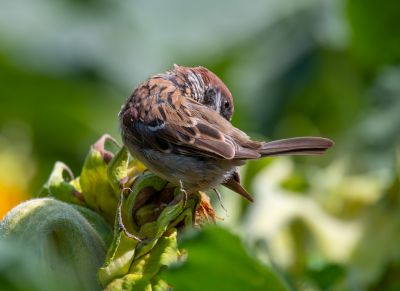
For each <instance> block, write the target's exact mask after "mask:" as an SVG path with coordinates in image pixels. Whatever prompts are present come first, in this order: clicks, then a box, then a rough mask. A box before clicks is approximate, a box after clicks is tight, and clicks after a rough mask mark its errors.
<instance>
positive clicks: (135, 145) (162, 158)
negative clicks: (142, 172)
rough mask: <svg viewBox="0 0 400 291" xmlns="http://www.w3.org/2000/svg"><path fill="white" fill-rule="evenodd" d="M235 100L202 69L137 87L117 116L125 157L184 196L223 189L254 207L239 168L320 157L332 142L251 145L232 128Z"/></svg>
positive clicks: (178, 69)
mask: <svg viewBox="0 0 400 291" xmlns="http://www.w3.org/2000/svg"><path fill="white" fill-rule="evenodd" d="M233 113H234V102H233V97H232V94H231V92H230V91H229V89H228V88H227V86H226V85H225V84H224V83H223V81H222V80H221V79H220V78H219V77H218V76H217V75H216V74H214V73H213V72H211V71H210V70H208V69H207V68H205V67H201V66H198V67H184V66H179V65H174V68H173V69H170V70H168V71H166V72H164V73H160V74H156V75H153V76H151V77H149V78H148V79H147V80H145V81H143V82H142V83H140V84H139V85H138V86H137V87H136V88H135V89H134V90H133V92H132V94H131V95H130V96H129V97H128V98H127V100H126V101H125V103H124V104H123V105H122V107H121V110H120V112H119V114H118V117H119V118H118V119H119V125H120V131H121V137H122V141H123V143H124V145H125V146H126V147H127V149H128V151H129V152H130V153H131V154H132V155H133V156H134V157H135V158H137V159H138V160H139V161H141V162H142V163H143V164H144V165H145V166H146V167H147V168H148V169H149V170H150V171H152V172H153V173H155V174H156V175H158V176H159V177H161V178H163V179H165V180H166V181H168V182H170V183H171V184H172V185H175V186H180V187H181V189H184V191H185V192H186V193H187V194H189V195H190V194H191V193H195V192H197V191H208V190H211V189H217V187H218V186H219V185H223V186H225V187H227V188H229V189H231V190H233V191H234V192H237V193H238V194H240V195H242V196H243V197H244V198H246V199H247V200H249V201H251V202H252V201H253V200H254V199H253V197H252V196H251V194H250V193H249V192H248V191H247V190H246V189H244V188H243V187H242V185H241V184H240V176H239V172H238V167H240V166H242V165H244V164H245V163H246V161H248V160H255V159H259V158H263V157H270V156H277V155H314V154H322V153H324V152H325V151H326V150H327V149H328V148H330V147H332V146H333V144H334V143H333V141H332V140H330V139H328V138H322V137H294V138H287V139H281V140H275V141H255V140H252V139H250V137H249V136H248V135H247V134H246V133H245V132H243V131H241V130H240V129H238V128H236V127H235V126H233V125H232V123H231V118H232V115H233Z"/></svg>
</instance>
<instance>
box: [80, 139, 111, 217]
mask: <svg viewBox="0 0 400 291" xmlns="http://www.w3.org/2000/svg"><path fill="white" fill-rule="evenodd" d="M107 138H109V137H108V136H107V135H105V136H103V137H102V138H100V140H99V141H98V142H96V143H95V144H94V145H93V146H92V147H91V149H90V151H89V154H88V156H87V157H86V160H85V164H84V166H83V169H82V172H81V176H80V179H79V181H80V185H81V188H82V193H83V196H84V198H85V201H86V204H87V205H88V206H89V207H90V208H91V209H93V210H94V211H96V212H97V213H99V214H101V215H102V216H103V217H104V218H105V219H106V220H107V221H108V222H109V223H110V224H112V223H113V222H114V217H115V210H116V209H117V201H118V200H117V199H118V193H119V191H118V192H117V193H115V192H114V189H113V187H112V186H111V185H112V183H110V180H109V174H108V164H109V163H110V161H111V160H112V155H113V154H112V153H110V152H108V151H106V150H105V148H104V143H105V141H106V139H107ZM118 161H119V160H118Z"/></svg>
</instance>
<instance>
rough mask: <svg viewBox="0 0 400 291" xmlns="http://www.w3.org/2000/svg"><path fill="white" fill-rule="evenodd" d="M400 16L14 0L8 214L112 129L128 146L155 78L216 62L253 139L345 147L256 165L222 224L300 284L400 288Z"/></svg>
mask: <svg viewBox="0 0 400 291" xmlns="http://www.w3.org/2000/svg"><path fill="white" fill-rule="evenodd" d="M399 19H400V2H398V1H396V0H383V1H373V0H364V1H361V0H347V1H346V0H285V1H278V0H265V1H262V0H255V1H251V2H250V1H247V2H246V1H239V0H230V1H228V0H227V1H211V0H203V1H190V2H189V1H182V0H171V1H144V0H141V1H107V0H100V1H95V0H63V1H62V0H60V1H51V0H13V1H1V2H0V217H1V216H3V215H4V214H5V213H6V211H7V210H8V209H10V208H11V207H12V206H13V205H15V204H16V203H18V201H21V200H24V199H27V198H28V197H32V196H35V195H36V193H37V191H38V189H39V188H40V186H41V185H42V184H43V183H44V182H45V181H46V179H47V177H48V175H49V173H50V171H51V169H52V167H53V165H54V162H55V161H57V160H61V161H63V162H65V163H66V164H68V165H69V166H70V167H71V168H72V170H73V171H74V172H75V173H76V174H79V170H80V168H81V166H82V163H83V161H84V158H85V155H86V153H87V151H88V148H89V146H90V145H91V144H92V143H93V142H94V141H95V140H97V139H98V137H99V136H100V135H101V134H103V133H106V132H107V133H110V134H111V135H113V136H114V137H116V138H117V139H118V140H120V137H119V133H118V125H117V114H118V111H119V108H120V106H121V104H122V103H123V102H124V100H125V98H126V97H127V96H128V95H129V94H130V93H131V91H132V90H133V89H134V87H135V86H136V85H137V84H138V83H139V82H140V81H142V80H144V79H146V78H147V77H148V76H149V75H151V74H155V73H159V72H163V71H165V70H167V69H170V68H171V67H172V65H173V64H174V63H176V64H180V65H184V66H197V65H202V66H205V67H207V68H209V69H210V70H212V71H214V72H215V73H216V74H217V75H219V76H220V77H221V79H222V80H224V81H225V83H226V84H227V85H228V87H229V88H230V90H231V92H232V93H233V95H234V98H235V108H236V111H235V115H234V118H233V123H234V125H235V126H237V127H239V128H241V129H242V130H245V131H247V132H248V133H249V134H250V135H251V136H253V137H257V138H260V139H276V138H284V137H292V136H302V135H320V136H325V137H330V138H332V139H334V140H335V142H336V146H335V147H334V148H333V149H332V150H330V151H329V152H328V153H327V154H326V155H325V156H323V157H307V158H304V157H296V158H288V157H284V158H274V159H264V160H262V161H258V162H252V163H249V164H248V165H247V166H246V167H244V168H243V169H242V170H243V177H244V183H245V185H246V187H247V188H248V189H249V190H250V191H251V192H252V193H253V194H254V195H255V199H256V202H255V203H254V204H253V205H247V203H246V202H244V201H243V200H241V199H240V198H239V197H237V196H236V195H233V194H232V193H231V192H228V191H224V192H223V203H224V205H225V208H227V210H228V211H227V213H225V212H224V211H223V210H222V209H219V212H218V213H219V215H220V216H222V217H224V220H223V221H221V222H220V223H219V224H220V225H221V226H223V227H227V228H230V229H231V230H232V231H234V232H236V233H237V234H239V235H240V236H241V237H242V238H243V240H244V241H245V244H246V247H247V249H248V251H249V252H250V253H251V254H252V255H253V256H254V257H257V258H258V260H260V261H261V262H262V263H263V264H268V265H272V266H274V268H276V269H277V270H279V272H280V273H281V275H282V277H284V278H285V279H287V282H288V285H289V286H291V287H293V288H294V289H296V290H327V289H330V290H399V289H400V251H399V250H398V243H399V242H400V199H399V198H400V196H399V195H400V183H399V178H400V173H399V169H400V168H399V166H400V162H399V152H398V144H399V133H400V65H399V61H400V25H399V23H398V22H399ZM215 204H216V206H217V208H218V207H219V206H218V205H219V204H218V201H216V203H215ZM219 208H220V207H219ZM226 243H227V244H229V241H227V242H226ZM210 256H211V255H210ZM210 260H211V258H210ZM188 276H190V274H189V275H188ZM232 276H234V274H232ZM204 280H206V278H204Z"/></svg>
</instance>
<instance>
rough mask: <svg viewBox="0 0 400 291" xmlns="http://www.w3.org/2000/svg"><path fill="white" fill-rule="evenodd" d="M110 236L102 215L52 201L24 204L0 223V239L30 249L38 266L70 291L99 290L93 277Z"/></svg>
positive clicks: (42, 199)
mask: <svg viewBox="0 0 400 291" xmlns="http://www.w3.org/2000/svg"><path fill="white" fill-rule="evenodd" d="M109 236H110V229H109V227H108V226H107V224H106V223H105V221H104V219H103V218H102V217H101V216H99V215H97V214H96V213H94V212H92V211H90V210H89V209H85V208H83V207H80V206H75V205H72V204H67V203H64V202H61V201H57V200H54V199H52V198H40V199H33V200H29V201H27V202H24V203H22V204H20V205H18V206H17V207H15V208H14V209H12V210H11V211H10V212H9V213H8V214H7V215H6V216H5V218H4V219H3V220H2V221H1V222H0V239H2V240H11V241H13V242H15V243H16V244H18V245H21V246H23V247H24V248H29V249H30V250H32V252H33V253H34V254H35V256H36V260H37V265H38V267H40V268H42V270H45V272H46V274H48V276H50V277H52V278H53V277H54V278H59V279H60V280H61V281H62V282H65V283H63V284H66V285H65V286H62V287H68V288H69V289H70V290H81V289H83V290H96V289H98V288H99V286H98V283H97V281H96V275H95V274H96V272H97V270H98V268H99V267H100V266H101V264H102V263H103V261H104V258H105V255H106V251H107V240H108V239H109ZM68 288H67V289H68Z"/></svg>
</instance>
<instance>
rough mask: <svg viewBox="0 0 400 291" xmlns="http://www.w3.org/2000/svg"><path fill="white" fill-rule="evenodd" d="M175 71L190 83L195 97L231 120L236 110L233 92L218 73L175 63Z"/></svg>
mask: <svg viewBox="0 0 400 291" xmlns="http://www.w3.org/2000/svg"><path fill="white" fill-rule="evenodd" d="M174 72H175V73H176V74H178V75H179V74H180V75H183V76H184V79H185V80H186V82H188V83H189V84H188V86H189V87H190V89H191V92H192V98H193V99H195V100H196V101H197V102H199V103H202V104H204V105H205V106H207V107H209V108H211V109H213V110H215V111H217V112H218V113H219V114H220V115H221V116H223V117H224V118H225V119H227V120H229V121H230V120H231V118H232V115H233V111H234V104H233V98H232V94H231V92H230V91H229V89H228V88H227V87H226V85H225V84H224V83H223V82H222V81H221V79H220V78H218V77H217V75H215V74H214V73H213V72H211V71H210V70H208V69H206V68H204V67H192V68H189V67H182V66H178V65H174Z"/></svg>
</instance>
